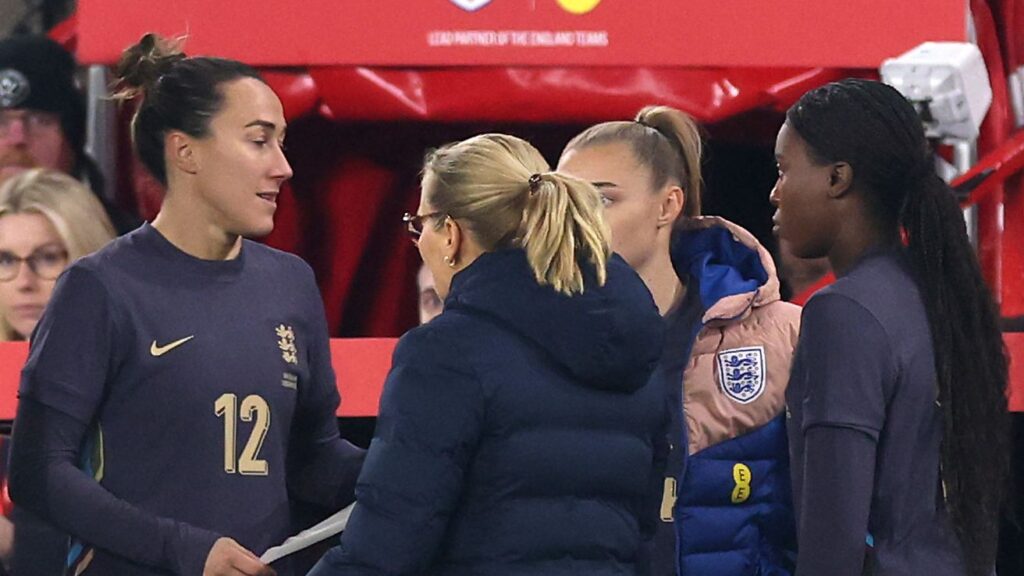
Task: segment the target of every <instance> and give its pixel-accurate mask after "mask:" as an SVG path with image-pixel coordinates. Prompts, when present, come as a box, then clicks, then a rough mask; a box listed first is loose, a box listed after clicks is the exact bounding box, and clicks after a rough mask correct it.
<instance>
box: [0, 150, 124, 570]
mask: <svg viewBox="0 0 1024 576" xmlns="http://www.w3.org/2000/svg"><path fill="white" fill-rule="evenodd" d="M113 238H114V229H113V226H112V225H111V223H110V220H109V219H108V218H107V214H106V212H105V211H104V210H103V206H102V205H101V204H100V203H99V201H97V200H96V196H94V195H93V193H92V192H91V191H90V190H89V189H87V188H86V187H85V186H84V185H82V184H81V183H80V182H79V181H78V180H75V179H74V178H71V177H70V176H67V175H66V174H64V173H62V172H56V171H52V170H43V169H33V170H28V171H25V172H21V173H19V174H18V175H16V176H12V177H11V178H9V179H7V180H6V181H4V183H3V185H2V186H0V340H5V341H9V340H25V339H27V338H28V337H29V335H30V334H31V333H32V330H33V329H34V328H35V327H36V324H37V323H38V322H39V318H40V316H42V314H43V310H44V309H45V308H46V304H47V303H48V302H49V301H50V295H51V294H52V293H53V286H54V284H55V282H56V280H57V276H59V275H60V273H61V272H63V271H64V269H65V268H66V267H67V265H68V262H70V261H73V260H76V259H78V258H80V257H82V256H85V255H86V254H90V253H92V252H95V251H96V250H99V249H100V248H102V247H103V245H105V244H106V243H107V242H109V241H110V240H112V239H113ZM4 468H6V466H4ZM3 482H6V478H4V479H3ZM15 516H17V517H18V542H19V545H21V544H24V547H25V548H26V549H28V548H32V549H36V550H39V549H41V547H42V548H47V547H49V548H53V547H59V546H60V543H61V541H62V536H61V535H60V534H59V533H58V532H56V531H54V530H52V529H51V528H49V527H47V526H45V525H43V524H41V523H39V522H38V521H36V520H35V519H34V518H31V517H30V516H29V515H28V514H26V513H25V511H22V510H18V511H15ZM12 544H13V526H12V524H11V522H10V521H9V520H7V518H5V517H2V516H0V561H2V562H3V563H4V564H5V565H8V564H9V562H10V561H11V560H12V553H13V549H12ZM19 564H20V563H19ZM14 568H15V569H17V570H18V573H19V574H21V573H24V574H45V573H54V571H55V570H57V569H59V566H58V565H56V564H50V565H47V564H46V563H45V561H44V560H43V559H41V558H36V559H34V560H33V561H32V562H31V563H27V565H26V566H20V565H16V566H15V567H14Z"/></svg>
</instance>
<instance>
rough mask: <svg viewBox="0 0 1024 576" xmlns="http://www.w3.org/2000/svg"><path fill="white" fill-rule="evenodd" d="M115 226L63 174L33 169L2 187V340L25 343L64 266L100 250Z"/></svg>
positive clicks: (90, 196) (77, 184)
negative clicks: (22, 341) (23, 341)
mask: <svg viewBox="0 0 1024 576" xmlns="http://www.w3.org/2000/svg"><path fill="white" fill-rule="evenodd" d="M113 238H114V228H113V226H112V225H111V223H110V220H109V219H108V218H107V215H106V213H105V212H104V211H103V206H102V205H100V203H99V201H97V200H96V197H95V196H94V195H93V194H92V192H90V191H89V190H88V189H87V188H85V186H83V185H82V184H81V183H80V182H78V181H77V180H75V179H74V178H71V177H70V176H67V175H65V174H63V173H60V172H56V171H51V170H42V169H34V170H29V171H26V172H22V173H21V174H19V175H17V176H14V177H12V178H10V179H9V180H7V181H6V182H4V184H3V186H2V187H0V310H2V312H3V313H2V315H0V339H3V340H25V339H27V338H28V336H29V335H30V334H31V333H32V329H33V328H35V327H36V323H37V322H39V317H40V316H42V314H43V309H44V308H45V307H46V303H47V302H49V301H50V294H51V293H52V292H53V285H54V282H55V281H56V280H57V276H59V275H60V273H61V272H63V271H64V268H66V267H67V265H68V262H71V261H74V260H77V259H78V258H80V257H82V256H85V255H86V254H90V253H92V252H95V251H96V250H99V249H100V248H102V247H103V245H104V244H106V243H107V242H109V241H111V240H112V239H113Z"/></svg>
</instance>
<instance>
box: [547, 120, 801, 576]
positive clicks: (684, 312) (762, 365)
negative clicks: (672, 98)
mask: <svg viewBox="0 0 1024 576" xmlns="http://www.w3.org/2000/svg"><path fill="white" fill-rule="evenodd" d="M701 148H702V146H701V135H700V130H699V128H698V126H697V124H696V123H695V122H694V121H693V119H691V118H690V117H689V116H687V115H686V114H685V113H683V112H681V111H679V110H675V109H673V108H668V107H666V106H649V107H647V108H644V109H643V110H641V111H640V112H639V113H638V114H637V116H636V118H635V120H633V121H627V122H605V123H602V124H598V125H596V126H592V127H590V128H588V129H586V130H584V131H583V132H582V133H581V134H579V135H578V136H576V137H575V138H573V139H572V140H571V141H570V142H569V144H568V145H567V146H566V148H565V151H564V152H563V153H562V157H561V160H560V162H559V170H560V171H563V172H566V173H569V174H573V175H575V176H577V177H579V178H582V179H584V180H587V181H589V182H591V183H593V184H594V185H595V186H596V187H597V188H598V189H599V190H600V192H601V197H602V201H603V203H604V205H605V217H606V218H607V220H608V223H609V226H610V228H611V231H612V248H613V249H614V250H615V252H617V253H619V254H621V255H622V257H623V258H624V259H625V260H626V262H628V263H629V264H630V265H631V266H632V267H633V268H634V269H635V270H636V271H637V273H638V274H639V275H640V277H641V278H643V279H644V282H645V283H646V284H647V287H648V288H649V289H650V291H651V294H652V295H653V297H654V301H655V302H656V303H657V305H658V309H659V311H660V312H661V314H662V316H663V317H664V321H665V326H666V329H667V332H666V339H665V348H664V351H663V354H662V359H661V362H660V364H659V366H658V370H657V372H656V374H655V377H654V380H655V382H657V383H658V385H660V386H664V387H665V389H666V390H667V392H668V393H669V394H671V395H672V397H673V400H672V404H673V409H672V416H673V418H672V420H673V423H672V427H671V433H670V444H671V445H672V446H673V447H674V449H673V451H672V453H671V455H670V458H669V461H668V465H667V469H666V474H665V478H664V490H663V494H662V501H661V509H660V515H659V516H660V519H658V521H659V523H660V526H661V528H660V529H659V530H658V535H657V537H656V540H655V547H654V553H653V567H652V573H653V574H655V575H658V576H674V575H675V574H677V573H678V574H680V575H681V576H692V575H704V574H715V575H717V576H766V575H771V576H779V575H788V574H791V573H792V572H791V571H792V567H793V562H794V554H795V537H794V528H793V513H792V504H791V502H790V497H789V492H790V489H789V469H788V454H787V448H786V428H785V416H784V414H783V413H784V411H785V410H784V409H785V390H786V383H787V380H788V378H789V372H790V363H791V359H792V356H793V350H794V347H795V345H796V341H797V334H798V330H799V318H800V311H799V308H797V307H796V306H793V305H790V304H788V303H785V302H782V301H780V296H779V280H778V277H777V276H776V273H775V264H774V263H773V262H772V259H771V256H770V255H769V254H768V252H767V251H766V250H765V249H764V248H763V247H762V246H761V245H760V244H758V242H757V240H756V239H754V237H753V236H752V235H751V234H750V233H749V232H747V231H746V230H743V229H742V228H740V227H739V226H736V225H735V224H732V223H731V222H727V221H725V220H722V219H720V218H710V217H702V216H701V215H700V214H701V209H700V194H701V174H700V169H701Z"/></svg>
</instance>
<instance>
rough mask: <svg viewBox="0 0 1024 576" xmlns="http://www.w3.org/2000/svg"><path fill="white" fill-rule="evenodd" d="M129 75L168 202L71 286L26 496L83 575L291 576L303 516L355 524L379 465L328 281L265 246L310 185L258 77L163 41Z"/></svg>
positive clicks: (48, 323)
mask: <svg viewBox="0 0 1024 576" xmlns="http://www.w3.org/2000/svg"><path fill="white" fill-rule="evenodd" d="M118 75H119V77H120V78H121V80H122V82H123V84H124V85H125V86H126V90H125V91H123V92H122V93H121V96H122V97H123V98H130V97H133V96H135V95H142V96H144V100H143V101H142V103H141V105H140V106H139V109H138V111H137V112H136V114H135V117H134V119H133V121H132V138H133V142H134V144H135V149H136V152H137V153H138V155H139V157H140V159H141V160H142V163H143V164H144V165H145V166H146V167H147V168H148V169H149V171H150V172H152V173H153V175H154V176H155V177H156V178H157V180H159V181H160V182H161V183H162V184H164V185H165V187H166V189H167V193H166V197H165V199H164V203H163V206H162V207H161V209H160V213H159V214H158V215H157V217H156V219H155V220H154V221H153V223H152V224H144V225H143V226H142V227H140V228H139V229H137V230H135V231H134V232H132V233H130V234H128V235H126V236H124V237H122V238H119V239H117V240H116V241H114V242H113V243H111V244H109V245H108V246H107V247H106V248H104V249H102V250H100V251H99V252H97V253H95V254H93V255H91V256H88V257H86V258H82V259H81V260H79V261H77V262H76V263H74V264H73V265H71V266H70V267H69V268H68V270H67V271H66V272H65V273H64V274H63V275H62V276H61V278H60V279H59V280H58V282H57V285H56V288H55V290H54V293H53V297H52V299H51V301H50V304H49V306H48V308H47V310H46V312H45V313H44V314H43V317H42V319H41V320H40V321H39V325H38V326H37V328H36V330H35V332H34V335H33V338H32V342H31V351H30V355H29V360H28V363H27V364H26V367H25V370H24V372H23V375H22V382H21V389H20V403H19V406H18V415H17V425H16V429H15V442H14V448H13V455H12V473H11V479H10V492H11V496H12V498H13V500H14V501H15V502H16V503H17V504H18V505H19V506H21V507H24V508H25V509H27V510H29V511H30V512H31V513H33V514H35V515H37V516H39V517H41V518H42V519H44V520H45V521H47V522H49V523H52V524H53V525H55V526H57V527H58V528H60V529H61V530H63V531H65V532H67V533H68V534H70V535H71V541H70V543H69V547H68V550H67V559H66V562H65V566H66V567H67V571H68V572H67V573H69V574H82V573H84V574H118V575H139V576H141V575H156V574H186V575H196V574H203V575H206V576H219V575H239V574H248V575H257V574H258V575H265V574H272V573H273V572H274V570H272V569H271V568H269V567H268V566H265V565H264V564H263V563H262V562H260V561H259V559H258V558H257V556H256V554H257V553H260V552H262V551H264V550H266V549H267V548H268V547H270V546H272V545H274V544H277V543H279V542H280V541H282V540H283V539H284V538H285V537H286V536H287V535H288V534H289V533H291V532H292V531H293V530H294V528H295V526H294V525H293V524H294V522H295V519H294V518H293V517H292V514H291V509H292V502H291V501H292V500H293V499H294V500H300V501H303V502H308V503H313V504H318V505H322V506H323V507H325V508H331V509H335V510H337V509H340V508H341V507H343V506H344V505H345V504H347V503H348V502H350V501H351V500H352V499H353V490H354V485H355V478H356V476H357V475H358V471H359V468H360V466H361V463H362V458H363V451H361V450H359V449H357V448H355V447H353V446H352V445H350V444H348V443H347V442H345V441H343V440H342V439H341V438H340V437H339V435H338V427H337V420H336V418H335V413H336V410H337V406H338V402H339V398H338V392H337V388H336V387H335V383H334V373H333V370H332V368H331V362H330V360H331V357H330V349H329V342H328V335H327V327H326V322H325V320H324V315H323V308H322V302H321V300H320V295H319V292H318V291H317V287H316V282H315V280H314V277H313V273H312V271H311V270H310V268H309V266H307V265H306V264H305V263H303V262H302V261H301V260H299V259H298V258H296V257H294V256H292V255H288V254H285V253H282V252H278V251H276V250H273V249H271V248H268V247H266V246H263V245H261V244H258V243H255V242H251V241H249V240H246V239H245V238H250V237H261V236H265V235H266V234H267V233H269V232H270V231H271V229H272V228H273V225H274V220H273V217H274V211H275V209H276V202H277V196H278V194H279V191H280V188H281V185H282V184H283V183H284V182H285V181H286V180H287V179H288V178H290V177H291V175H292V171H291V168H290V166H289V165H288V161H287V160H286V159H285V157H284V152H283V140H284V134H285V119H284V113H283V111H282V108H281V102H280V101H279V100H278V98H277V96H276V95H275V94H274V92H273V91H272V90H271V89H270V88H269V87H268V86H267V85H266V84H265V83H264V82H263V80H262V79H261V78H260V76H259V74H258V73H257V72H256V71H255V70H253V69H252V68H250V67H249V66H246V65H245V64H242V63H240V62H235V61H232V60H222V59H219V58H208V57H194V58H188V57H185V55H184V54H181V53H180V52H179V51H177V50H176V49H174V47H173V46H171V45H170V44H169V43H167V42H165V41H163V40H162V39H160V38H158V37H156V36H154V35H146V36H145V37H143V38H142V40H141V42H140V43H139V44H138V45H136V46H133V47H131V48H129V49H128V50H126V51H125V53H124V56H123V58H122V60H121V62H120V65H119V66H118ZM17 553H18V552H17V550H16V554H17ZM275 567H276V569H277V570H278V572H279V573H281V574H292V573H293V571H294V570H295V569H296V568H297V567H292V566H290V565H289V564H288V561H287V560H285V561H284V562H282V563H281V564H280V565H275Z"/></svg>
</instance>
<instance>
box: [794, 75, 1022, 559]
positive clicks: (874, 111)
mask: <svg viewBox="0 0 1024 576" xmlns="http://www.w3.org/2000/svg"><path fill="white" fill-rule="evenodd" d="M786 122H787V123H788V124H789V125H790V126H791V127H792V128H793V129H794V130H795V131H796V132H797V133H798V134H799V135H800V137H801V138H803V140H804V141H805V142H806V143H807V144H808V148H809V153H810V155H811V159H812V160H813V161H815V162H817V163H819V164H825V163H832V162H839V161H842V162H846V163H848V164H849V165H850V166H851V167H852V168H853V178H854V185H855V186H857V187H858V189H860V190H862V191H863V192H864V194H865V197H866V198H867V201H868V204H869V209H870V210H871V212H872V214H873V216H874V217H875V218H876V219H877V220H878V222H879V223H880V224H881V225H883V226H885V227H887V228H888V229H890V230H892V231H893V232H894V233H896V232H901V233H902V234H903V235H904V238H905V239H906V243H907V251H908V253H909V256H910V261H911V266H912V269H913V272H914V274H915V279H916V282H917V284H918V286H919V288H920V290H921V294H922V298H923V300H924V306H925V310H926V312H927V315H928V321H929V325H930V329H931V335H932V343H933V347H934V351H935V371H936V377H937V380H938V382H937V384H938V400H939V403H940V405H941V410H942V419H943V439H942V448H941V451H942V453H941V457H940V463H941V478H942V482H943V486H944V489H945V496H946V498H945V502H946V507H947V510H948V512H949V514H950V518H951V520H952V522H953V526H954V528H955V530H956V534H957V536H958V538H959V540H960V543H961V546H962V547H963V551H964V554H965V556H966V559H967V563H968V573H969V574H971V576H987V575H988V574H990V573H991V570H992V566H993V565H994V563H995V557H996V546H997V542H998V528H999V513H1000V506H1001V505H1002V502H1003V498H1004V495H1005V494H1006V485H1007V476H1008V471H1009V460H1008V443H1009V417H1008V413H1007V405H1006V396H1005V390H1006V382H1007V360H1006V355H1005V350H1004V345H1003V341H1002V336H1001V334H1000V332H999V328H998V321H997V318H998V313H997V309H996V305H995V302H994V300H993V298H992V295H991V293H990V292H989V289H988V287H987V286H986V285H985V282H984V280H983V279H982V275H981V270H980V267H979V265H978V261H977V257H976V255H975V253H974V250H973V248H972V246H971V244H970V242H969V240H968V237H967V230H966V226H965V223H964V218H963V214H962V212H961V210H960V206H959V204H958V202H957V200H956V198H955V196H954V194H953V191H952V190H951V189H950V188H949V186H948V185H947V184H946V183H945V182H944V181H943V180H942V179H940V178H939V177H938V176H937V175H936V174H935V171H934V169H933V156H932V152H931V149H930V146H929V143H928V141H927V140H926V139H925V136H924V130H923V127H922V125H921V121H920V119H919V118H918V116H917V113H916V111H915V110H914V108H913V106H912V105H911V104H910V103H909V102H907V100H906V99H904V98H903V96H902V95H901V94H900V93H899V92H897V91H896V90H895V89H893V88H892V87H890V86H887V85H885V84H881V83H879V82H873V81H868V80H859V79H848V80H843V81H840V82H835V83H832V84H828V85H826V86H823V87H821V88H818V89H815V90H813V91H811V92H808V93H807V94H805V95H804V96H803V97H802V98H801V99H800V101H799V102H797V103H796V104H795V105H794V106H793V107H792V108H790V109H789V111H788V112H787V114H786Z"/></svg>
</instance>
